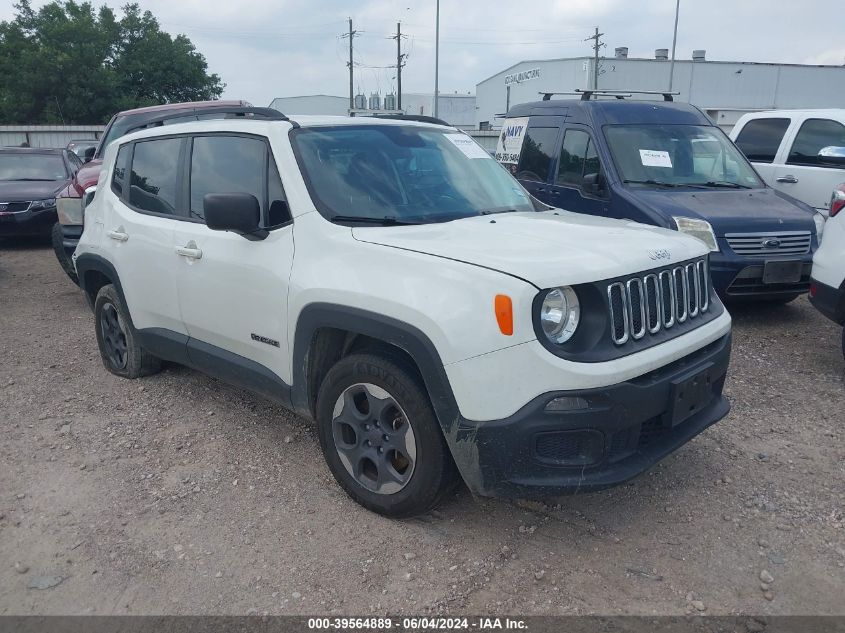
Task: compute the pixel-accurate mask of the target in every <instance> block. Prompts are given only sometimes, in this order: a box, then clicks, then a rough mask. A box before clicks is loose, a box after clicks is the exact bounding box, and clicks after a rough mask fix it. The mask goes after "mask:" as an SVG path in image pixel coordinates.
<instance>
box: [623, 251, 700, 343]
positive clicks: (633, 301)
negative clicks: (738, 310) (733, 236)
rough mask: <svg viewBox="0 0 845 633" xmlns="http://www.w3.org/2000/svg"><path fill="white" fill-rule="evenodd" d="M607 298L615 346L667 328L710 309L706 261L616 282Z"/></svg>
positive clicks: (696, 261)
mask: <svg viewBox="0 0 845 633" xmlns="http://www.w3.org/2000/svg"><path fill="white" fill-rule="evenodd" d="M607 299H608V311H609V314H610V336H611V339H612V340H613V342H614V343H615V344H616V345H624V344H625V343H627V342H628V341H629V340H635V341H636V340H639V339H641V338H643V337H644V336H646V335H654V334H657V333H658V332H660V330H662V329H666V330H668V329H669V328H672V327H674V326H675V325H678V324H681V323H685V322H686V321H687V320H692V319H696V318H697V317H699V316H702V315H703V314H704V313H705V312H707V310H708V309H709V308H710V273H709V270H708V267H707V260H706V259H699V260H695V261H692V262H688V263H686V264H681V265H678V266H673V267H671V268H665V269H663V270H659V271H653V272H650V273H648V274H647V275H644V276H642V277H640V276H636V277H631V278H629V279H624V280H621V281H614V282H613V283H611V284H609V285H608V286H607Z"/></svg>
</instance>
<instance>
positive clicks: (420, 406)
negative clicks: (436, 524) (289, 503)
mask: <svg viewBox="0 0 845 633" xmlns="http://www.w3.org/2000/svg"><path fill="white" fill-rule="evenodd" d="M317 424H318V432H319V436H320V446H321V447H322V449H323V455H324V456H325V458H326V462H327V463H328V466H329V469H330V470H331V472H332V475H334V478H335V479H336V480H337V482H338V483H339V484H340V486H341V488H343V489H344V491H346V493H347V494H348V495H349V496H350V497H352V499H354V500H355V501H357V502H358V503H360V504H361V505H362V506H364V507H365V508H367V509H369V510H372V511H373V512H377V513H379V514H383V515H385V516H389V517H394V518H403V517H409V516H414V515H417V514H422V513H424V512H427V511H428V510H430V509H431V508H433V507H434V506H435V505H437V503H439V501H440V500H441V499H442V497H443V495H444V494H446V493H447V492H448V491H449V490H450V489H451V487H452V484H453V483H454V482H455V481H456V470H455V465H454V463H453V461H452V456H451V455H450V453H449V449H448V447H447V446H446V442H445V440H444V438H443V433H442V432H441V429H440V424H439V423H438V421H437V417H436V415H435V414H434V410H433V409H432V407H431V403H430V401H429V398H428V394H427V392H426V390H425V387H424V385H423V383H422V380H421V379H420V378H419V377H418V376H417V375H416V372H415V371H414V370H413V369H412V368H410V367H408V366H406V364H405V363H404V362H402V361H401V360H400V359H396V360H394V359H387V358H384V357H382V356H376V355H372V354H353V355H351V356H347V357H345V358H343V359H341V360H340V361H338V363H337V364H336V365H335V366H334V367H332V369H331V370H330V371H329V373H328V374H327V375H326V378H325V380H324V381H323V384H322V386H321V387H320V391H319V393H318V395H317Z"/></svg>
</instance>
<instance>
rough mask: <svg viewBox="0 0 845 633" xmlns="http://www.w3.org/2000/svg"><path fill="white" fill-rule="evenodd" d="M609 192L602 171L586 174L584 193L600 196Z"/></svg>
mask: <svg viewBox="0 0 845 633" xmlns="http://www.w3.org/2000/svg"><path fill="white" fill-rule="evenodd" d="M606 190H607V186H606V183H605V180H604V174H602V173H601V172H600V171H599V172H595V173H592V174H584V191H586V192H587V193H591V194H593V195H600V194H602V193H604V192H605V191H606Z"/></svg>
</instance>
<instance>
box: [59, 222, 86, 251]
mask: <svg viewBox="0 0 845 633" xmlns="http://www.w3.org/2000/svg"><path fill="white" fill-rule="evenodd" d="M59 226H61V227H62V246H63V247H64V249H65V253H67V256H68V257H71V256H72V255H73V251H75V250H76V246H77V244H79V238H81V237H82V228H83V227H82V226H77V225H75V224H60V225H59Z"/></svg>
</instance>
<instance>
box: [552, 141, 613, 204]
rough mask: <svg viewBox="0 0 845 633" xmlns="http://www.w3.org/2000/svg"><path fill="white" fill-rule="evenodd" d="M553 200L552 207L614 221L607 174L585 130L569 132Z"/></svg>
mask: <svg viewBox="0 0 845 633" xmlns="http://www.w3.org/2000/svg"><path fill="white" fill-rule="evenodd" d="M549 198H550V203H551V204H553V205H554V206H556V207H559V208H561V209H566V210H567V211H575V212H577V213H587V214H589V215H600V216H604V217H612V215H611V208H610V192H609V188H608V186H607V180H606V178H605V171H604V169H602V165H601V160H600V159H599V156H598V153H597V152H596V145H595V143H594V142H593V139H592V138H591V137H590V134H589V133H588V132H587V131H586V130H585V129H582V128H579V127H567V128H566V129H565V131H564V134H563V143H562V144H561V149H560V157H559V159H558V161H557V170H556V173H555V175H554V179H553V181H552V185H551V186H550V187H549Z"/></svg>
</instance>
